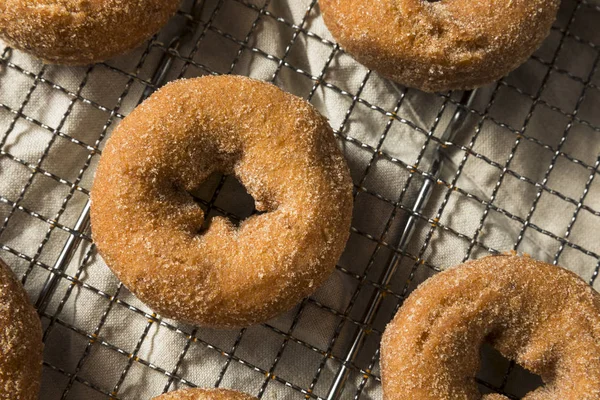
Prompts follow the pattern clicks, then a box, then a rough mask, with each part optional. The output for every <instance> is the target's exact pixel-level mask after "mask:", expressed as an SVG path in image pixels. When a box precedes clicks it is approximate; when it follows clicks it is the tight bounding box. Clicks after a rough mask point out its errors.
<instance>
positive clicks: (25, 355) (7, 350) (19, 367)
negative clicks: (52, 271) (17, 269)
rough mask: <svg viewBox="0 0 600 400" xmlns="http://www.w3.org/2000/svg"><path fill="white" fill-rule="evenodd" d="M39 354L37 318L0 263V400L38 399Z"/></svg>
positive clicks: (12, 276)
mask: <svg viewBox="0 0 600 400" xmlns="http://www.w3.org/2000/svg"><path fill="white" fill-rule="evenodd" d="M42 351H43V344H42V326H41V323H40V319H39V318H38V315H37V313H36V312H35V310H34V308H33V307H32V306H31V304H29V300H28V299H27V293H25V290H24V289H23V286H21V283H20V282H18V281H17V279H16V278H15V276H14V275H13V273H12V271H11V270H10V269H9V268H8V266H6V264H4V262H2V261H1V260H0V399H3V400H35V399H37V398H38V392H39V389H40V373H41V372H42Z"/></svg>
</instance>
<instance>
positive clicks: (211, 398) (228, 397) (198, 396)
mask: <svg viewBox="0 0 600 400" xmlns="http://www.w3.org/2000/svg"><path fill="white" fill-rule="evenodd" d="M153 400H258V399H257V398H256V397H253V396H250V395H249V394H246V393H242V392H238V391H236V390H227V389H183V390H176V391H174V392H169V393H165V394H163V395H160V396H158V397H155V398H154V399H153Z"/></svg>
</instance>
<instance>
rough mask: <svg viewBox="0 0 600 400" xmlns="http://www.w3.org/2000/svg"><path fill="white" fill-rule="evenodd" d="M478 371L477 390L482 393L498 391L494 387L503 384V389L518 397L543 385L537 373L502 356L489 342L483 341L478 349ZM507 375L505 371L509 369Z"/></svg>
mask: <svg viewBox="0 0 600 400" xmlns="http://www.w3.org/2000/svg"><path fill="white" fill-rule="evenodd" d="M479 354H480V364H479V372H478V373H477V375H476V377H477V379H478V381H479V391H480V393H481V394H482V395H484V394H491V393H498V391H496V390H494V388H498V387H502V386H504V389H503V391H504V392H506V393H509V394H510V395H511V397H509V398H511V399H512V398H515V399H520V398H522V397H524V396H525V395H526V394H527V393H529V392H532V391H534V390H535V389H537V388H539V387H542V386H544V382H543V381H542V378H541V377H540V376H539V375H536V374H534V373H533V372H531V371H529V370H527V369H525V368H523V367H521V366H520V365H519V364H515V365H514V366H513V367H511V361H510V360H509V359H507V358H506V357H504V356H503V355H502V354H501V353H500V352H499V351H498V350H496V349H495V348H494V347H493V346H492V345H491V344H489V343H484V344H483V345H482V346H481V349H480V353H479ZM509 369H510V373H509V374H508V376H507V375H506V373H507V372H508V371H509Z"/></svg>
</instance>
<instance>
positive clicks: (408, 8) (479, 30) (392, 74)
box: [319, 0, 560, 92]
mask: <svg viewBox="0 0 600 400" xmlns="http://www.w3.org/2000/svg"><path fill="white" fill-rule="evenodd" d="M559 3H560V2H559V0H439V1H427V0H320V1H319V4H320V6H321V10H322V12H323V18H324V19H325V23H326V24H327V26H328V27H329V30H330V31H331V33H332V34H333V36H334V37H335V38H336V40H338V41H339V42H340V44H341V45H342V46H343V47H344V48H345V49H346V50H347V51H348V52H349V53H350V54H352V55H353V56H354V57H355V58H356V59H357V60H358V61H360V62H361V63H363V64H364V65H365V66H367V67H368V68H371V69H373V70H375V71H378V72H379V73H381V74H382V75H384V76H385V77H387V78H390V79H392V80H394V81H397V82H399V83H401V84H404V85H406V86H410V87H414V88H417V89H421V90H424V91H427V92H434V91H445V90H454V89H472V88H475V87H478V86H482V85H485V84H488V83H491V82H493V81H495V80H497V79H499V78H501V77H503V76H504V75H506V74H507V73H509V72H510V71H512V70H513V69H515V68H516V67H518V66H519V65H520V64H522V63H523V62H525V61H526V60H527V58H528V57H529V56H530V55H531V54H532V53H533V52H534V51H535V50H536V49H537V48H538V47H539V45H540V44H541V42H542V41H543V39H544V38H545V37H546V36H547V35H548V33H549V32H550V27H551V25H552V22H553V21H554V20H555V18H556V13H557V11H558V6H559Z"/></svg>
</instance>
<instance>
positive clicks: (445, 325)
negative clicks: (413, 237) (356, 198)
mask: <svg viewBox="0 0 600 400" xmlns="http://www.w3.org/2000/svg"><path fill="white" fill-rule="evenodd" d="M484 341H488V342H490V343H491V344H492V345H493V346H494V347H495V348H496V349H497V350H498V351H500V353H502V354H503V355H504V356H505V357H506V358H508V359H511V360H514V361H516V362H517V363H518V364H520V365H521V366H523V367H524V368H526V369H528V370H530V371H532V372H533V373H535V374H538V375H540V376H541V378H542V380H543V381H544V386H543V387H540V388H538V389H536V390H535V391H533V392H530V393H529V394H527V395H526V396H525V397H524V399H526V400H542V399H543V400H598V399H600V295H598V293H597V292H595V291H594V290H593V289H592V288H591V287H590V286H589V285H587V284H586V283H585V282H584V281H583V280H581V279H580V278H579V277H578V276H577V275H575V274H574V273H572V272H569V271H567V270H565V269H563V268H560V267H556V266H553V265H550V264H546V263H543V262H541V261H536V260H533V259H531V258H529V257H518V256H516V255H510V254H506V255H502V256H491V257H485V258H482V259H480V260H476V261H470V262H467V263H465V264H463V265H460V266H458V267H454V268H451V269H449V270H447V271H444V272H442V273H440V274H437V275H435V276H434V277H433V278H430V279H428V280H427V281H426V282H425V283H423V284H422V285H421V286H419V288H417V290H415V291H414V293H413V294H411V296H410V297H409V298H408V299H407V300H406V302H405V303H404V305H403V306H402V308H401V309H400V311H399V312H398V314H397V315H396V317H395V318H394V320H393V321H392V322H391V323H390V324H389V325H388V327H387V328H386V330H385V333H384V335H383V339H382V343H381V374H382V382H383V392H384V399H385V400H404V399H411V400H425V399H432V400H433V399H436V400H439V399H464V400H471V399H473V400H475V399H481V398H483V399H486V400H492V399H494V400H499V399H506V397H504V396H502V395H499V394H494V395H486V396H483V397H482V395H481V394H480V392H479V390H478V389H477V385H476V383H475V380H474V376H475V374H476V373H477V372H478V370H479V349H480V347H481V345H482V343H483V342H484Z"/></svg>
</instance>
